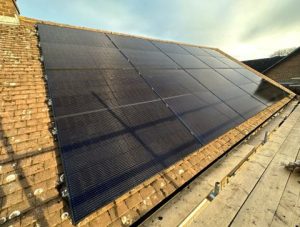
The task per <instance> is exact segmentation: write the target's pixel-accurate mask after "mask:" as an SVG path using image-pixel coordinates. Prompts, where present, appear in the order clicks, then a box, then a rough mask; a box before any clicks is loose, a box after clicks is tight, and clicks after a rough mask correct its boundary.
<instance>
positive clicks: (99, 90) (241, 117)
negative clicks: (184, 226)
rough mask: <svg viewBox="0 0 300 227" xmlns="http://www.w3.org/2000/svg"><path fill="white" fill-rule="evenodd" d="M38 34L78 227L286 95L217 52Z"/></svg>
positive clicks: (49, 31) (86, 35)
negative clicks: (133, 189) (132, 190)
mask: <svg viewBox="0 0 300 227" xmlns="http://www.w3.org/2000/svg"><path fill="white" fill-rule="evenodd" d="M38 33H39V37H40V44H41V50H42V55H43V57H44V68H45V72H46V74H47V77H48V80H47V83H48V91H49V96H50V97H51V99H52V103H53V113H54V120H55V124H56V127H57V131H58V143H59V147H60V152H61V159H62V162H63V167H64V172H65V176H66V183H67V187H68V192H69V200H70V201H69V202H70V208H71V211H72V219H73V221H74V222H75V223H77V222H78V221H80V220H81V219H82V218H84V217H85V216H87V215H88V214H89V213H91V212H93V211H95V210H96V209H97V208H99V207H101V206H104V205H105V204H107V203H109V202H111V201H113V200H114V199H116V198H117V197H118V196H120V195H121V194H123V193H125V192H126V191H128V190H130V189H131V188H133V187H134V186H136V185H138V184H139V183H142V182H143V181H144V180H146V179H147V178H149V177H151V176H153V175H154V174H156V173H158V172H159V171H161V170H163V169H165V168H166V167H168V166H170V165H171V164H173V163H175V162H176V161H179V160H180V159H182V158H183V157H185V156H186V155H188V154H190V153H191V152H193V151H195V150H196V149H198V148H200V147H201V146H203V145H205V144H207V143H208V142H210V141H212V140H213V139H215V138H217V137H218V136H220V135H222V134H223V133H224V132H226V131H228V130H229V129H231V128H233V127H235V126H237V125H238V124H240V123H241V122H243V121H245V120H246V119H248V118H250V117H252V116H253V115H255V114H256V113H258V112H260V111H261V110H263V109H265V108H266V107H267V106H269V105H271V104H272V103H274V102H276V101H278V100H280V99H282V98H283V97H284V96H286V95H287V94H286V93H285V92H284V91H282V90H281V89H279V88H277V87H275V86H274V85H272V84H270V83H268V82H267V81H265V80H263V79H262V78H260V77H258V76H257V75H256V74H254V73H253V72H251V71H249V70H247V69H245V68H243V67H242V66H241V65H240V64H238V63H236V62H234V61H232V60H231V59H229V58H228V57H226V56H225V55H223V54H221V53H219V52H217V51H215V50H212V49H207V48H200V47H194V46H188V45H180V44H175V43H166V42H160V41H151V40H146V39H140V38H133V37H129V36H128V37H127V36H119V35H113V34H105V33H100V32H93V31H85V30H79V29H71V28H64V27H58V26H52V25H44V24H39V25H38Z"/></svg>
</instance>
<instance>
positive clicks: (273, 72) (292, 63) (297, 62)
mask: <svg viewBox="0 0 300 227" xmlns="http://www.w3.org/2000/svg"><path fill="white" fill-rule="evenodd" d="M265 74H266V75H267V76H268V77H270V78H271V79H273V80H275V81H286V80H289V79H290V78H292V77H300V51H298V53H296V54H295V55H293V56H291V57H289V58H288V59H287V60H285V61H283V62H281V63H279V64H278V65H277V66H275V67H274V68H272V69H270V70H269V71H267V72H266V73H265Z"/></svg>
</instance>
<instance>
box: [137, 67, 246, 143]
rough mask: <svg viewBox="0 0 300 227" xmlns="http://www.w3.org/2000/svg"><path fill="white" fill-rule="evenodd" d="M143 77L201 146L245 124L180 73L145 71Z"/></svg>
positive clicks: (233, 112)
mask: <svg viewBox="0 0 300 227" xmlns="http://www.w3.org/2000/svg"><path fill="white" fill-rule="evenodd" d="M142 74H143V75H144V76H145V78H146V80H147V81H148V82H149V83H150V84H151V85H152V86H153V88H154V90H155V91H157V92H158V94H159V95H160V96H161V97H163V98H164V100H165V102H166V103H167V104H168V105H169V106H170V108H171V109H172V110H173V111H174V112H175V113H176V114H177V115H178V116H179V117H180V119H182V120H183V121H184V122H185V123H186V125H187V126H188V128H190V130H191V131H192V133H193V134H194V135H195V136H196V137H197V138H198V139H199V140H200V141H201V142H202V143H204V144H205V143H208V142H210V141H211V140H213V139H215V138H216V137H218V136H220V135H222V134H223V133H224V132H225V131H227V130H229V129H231V128H232V127H233V126H234V125H237V124H239V123H241V122H242V121H243V120H244V119H243V118H242V117H241V116H239V114H238V113H236V112H235V111H233V110H232V109H231V108H230V107H229V106H227V105H226V104H225V103H222V101H221V100H220V99H219V98H217V97H216V96H215V95H213V94H212V93H211V92H210V91H208V90H207V88H205V87H204V86H202V85H201V84H200V83H197V81H196V80H195V79H194V78H192V77H191V76H190V75H189V74H188V73H186V72H185V71H183V70H148V71H142Z"/></svg>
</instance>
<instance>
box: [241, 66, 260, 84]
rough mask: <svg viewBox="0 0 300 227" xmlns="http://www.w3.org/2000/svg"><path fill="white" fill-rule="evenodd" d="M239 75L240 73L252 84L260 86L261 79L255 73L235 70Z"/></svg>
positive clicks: (246, 70)
mask: <svg viewBox="0 0 300 227" xmlns="http://www.w3.org/2000/svg"><path fill="white" fill-rule="evenodd" d="M235 70H236V71H238V72H239V73H241V74H242V75H243V76H245V77H247V78H248V79H249V80H251V81H253V82H254V83H257V84H260V82H261V81H262V78H261V77H259V76H258V75H256V74H255V73H253V72H251V71H250V70H248V69H235Z"/></svg>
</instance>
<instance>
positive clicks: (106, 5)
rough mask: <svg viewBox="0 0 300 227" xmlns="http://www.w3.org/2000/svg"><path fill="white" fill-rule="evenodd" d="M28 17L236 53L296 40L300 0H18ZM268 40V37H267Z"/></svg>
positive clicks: (261, 53)
mask: <svg viewBox="0 0 300 227" xmlns="http://www.w3.org/2000/svg"><path fill="white" fill-rule="evenodd" d="M18 4H19V5H20V8H21V12H22V13H23V14H24V15H26V16H30V17H34V18H40V19H44V20H50V21H57V22H61V23H68V24H73V25H79V26H85V27H92V28H98V29H104V30H111V31H116V32H123V33H130V34H137V35H144V36H149V37H154V38H160V39H168V40H175V41H180V42H187V43H194V44H199V45H204V46H212V47H218V48H220V49H222V50H225V51H226V52H228V53H229V54H231V55H233V56H235V57H237V58H239V59H249V58H252V57H253V58H255V57H266V56H268V55H269V54H271V53H272V52H273V51H275V50H277V49H280V48H285V47H290V46H298V45H299V43H298V42H299V40H300V34H299V32H298V31H300V27H299V26H300V23H299V21H300V13H298V9H300V1H299V0H284V1H282V0H263V1H253V0H243V1H235V0H210V1H198V0H185V1H182V0H164V1H161V0H152V1H148V0H109V1H107V0H97V1H96V0H89V1H87V0H73V1H72V2H70V1H58V0H52V1H46V0H39V1H38V0H26V1H25V0H19V1H18ZM270 40H272V42H270Z"/></svg>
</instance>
